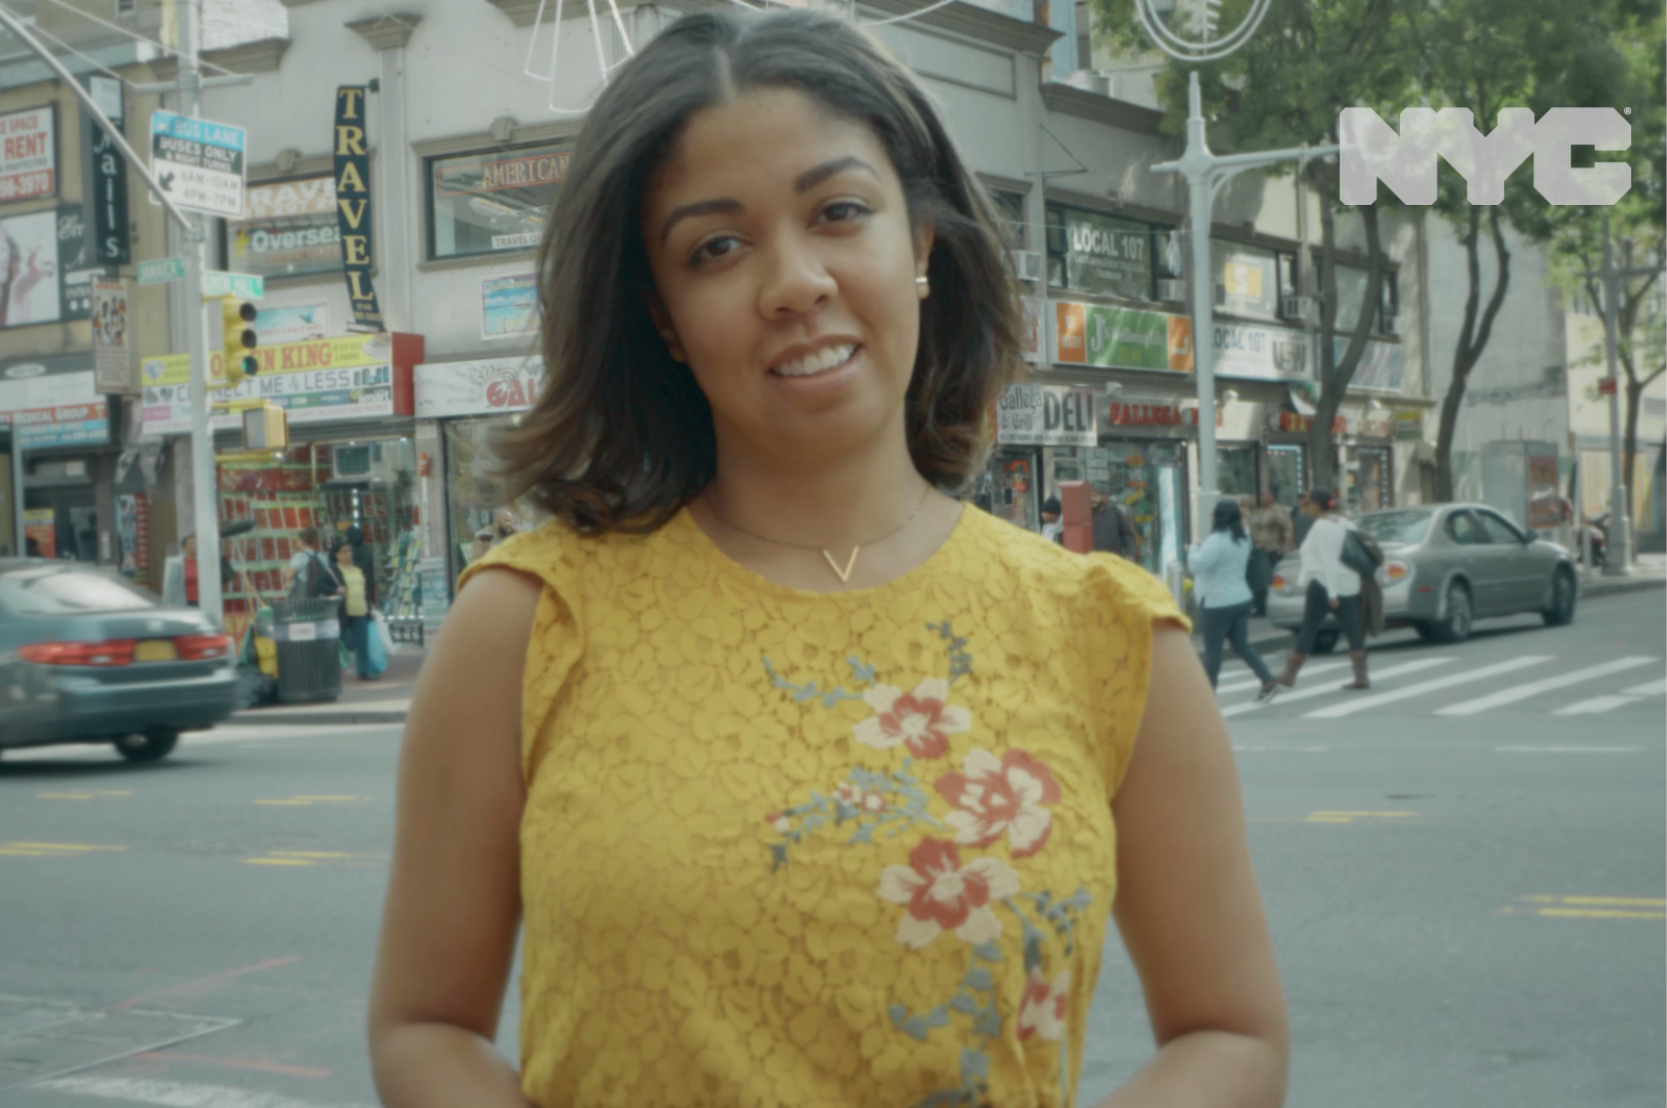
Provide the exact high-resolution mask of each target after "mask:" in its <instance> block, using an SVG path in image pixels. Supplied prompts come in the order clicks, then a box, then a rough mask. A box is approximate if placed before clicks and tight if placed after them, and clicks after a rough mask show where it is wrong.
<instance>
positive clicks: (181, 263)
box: [134, 258, 185, 285]
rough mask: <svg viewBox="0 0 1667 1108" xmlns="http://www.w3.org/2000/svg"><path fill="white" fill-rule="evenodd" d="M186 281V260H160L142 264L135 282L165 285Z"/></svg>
mask: <svg viewBox="0 0 1667 1108" xmlns="http://www.w3.org/2000/svg"><path fill="white" fill-rule="evenodd" d="M183 280H185V259H184V258H158V259H156V260H155V261H153V262H140V263H139V266H138V270H137V275H136V276H135V278H134V282H135V283H136V284H140V285H163V284H167V283H168V282H169V281H183Z"/></svg>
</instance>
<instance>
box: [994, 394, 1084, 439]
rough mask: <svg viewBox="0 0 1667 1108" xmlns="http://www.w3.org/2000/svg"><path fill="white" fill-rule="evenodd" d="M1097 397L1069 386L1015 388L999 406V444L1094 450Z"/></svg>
mask: <svg viewBox="0 0 1667 1108" xmlns="http://www.w3.org/2000/svg"><path fill="white" fill-rule="evenodd" d="M1094 395H1095V394H1094V393H1093V392H1092V391H1091V390H1089V389H1073V388H1069V387H1067V386H1065V385H1012V386H1009V387H1008V389H1007V393H1006V395H1004V396H1003V397H1002V398H1001V400H1000V402H999V403H998V404H997V405H996V441H997V442H998V443H1002V444H1010V445H1013V446H1094V445H1097V444H1098V442H1099V427H1098V423H1097V415H1096V411H1095V403H1094Z"/></svg>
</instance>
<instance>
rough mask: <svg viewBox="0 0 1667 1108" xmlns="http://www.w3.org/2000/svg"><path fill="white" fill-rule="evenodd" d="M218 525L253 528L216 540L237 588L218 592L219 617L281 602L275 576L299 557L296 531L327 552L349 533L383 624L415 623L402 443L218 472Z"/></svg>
mask: <svg viewBox="0 0 1667 1108" xmlns="http://www.w3.org/2000/svg"><path fill="white" fill-rule="evenodd" d="M218 468H219V484H220V519H221V521H222V522H227V523H229V522H234V521H237V520H252V521H253V522H254V529H253V530H251V531H249V532H247V533H246V534H243V535H239V536H237V537H236V538H232V539H228V540H226V547H227V549H226V550H225V554H226V556H227V557H229V558H230V559H231V560H232V563H233V565H234V566H235V567H236V568H237V569H240V570H242V571H244V572H243V576H244V577H245V578H246V579H247V581H248V583H249V586H250V587H251V588H252V589H253V591H254V592H255V593H256V594H258V595H257V597H254V598H251V597H248V596H246V595H245V594H244V592H243V587H242V582H241V581H240V582H239V584H238V585H237V586H236V587H235V588H234V589H233V590H231V591H229V592H228V593H227V603H226V611H227V615H228V617H230V616H233V615H238V614H247V613H249V612H252V611H253V610H254V608H255V607H258V604H255V603H251V602H252V601H255V600H258V601H264V602H268V603H270V602H271V601H273V600H278V599H281V598H282V597H283V596H284V586H283V570H284V567H285V566H287V565H288V564H289V560H290V558H291V556H293V555H294V554H296V553H298V552H299V551H300V550H301V539H300V532H301V529H302V528H304V527H314V528H317V530H318V532H319V546H320V548H321V549H322V550H328V549H329V548H330V546H331V544H332V543H334V542H335V540H336V539H337V538H339V537H344V536H345V535H346V534H347V531H348V529H349V528H350V527H358V528H359V530H360V533H361V534H362V536H363V537H364V542H365V545H366V547H368V548H369V551H370V555H371V563H372V574H371V577H372V581H373V582H374V587H375V595H376V599H375V603H376V607H377V608H379V609H380V610H381V611H382V612H384V613H385V614H386V615H387V616H388V618H389V620H390V621H397V620H411V619H416V618H418V616H419V606H420V604H421V601H422V596H421V590H420V588H419V587H418V577H417V561H418V554H419V540H418V534H417V513H416V504H417V497H416V492H415V489H416V450H415V446H414V444H413V443H412V441H411V440H410V439H408V438H385V439H359V440H354V441H349V442H325V443H304V444H301V445H298V446H292V447H291V448H290V449H289V450H287V451H285V452H284V453H283V454H281V455H279V456H277V457H275V458H272V459H260V460H249V461H243V460H223V461H221V462H220V464H219V467H218Z"/></svg>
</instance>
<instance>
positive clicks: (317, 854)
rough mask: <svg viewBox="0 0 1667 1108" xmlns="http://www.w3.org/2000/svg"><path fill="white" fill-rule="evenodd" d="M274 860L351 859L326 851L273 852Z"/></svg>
mask: <svg viewBox="0 0 1667 1108" xmlns="http://www.w3.org/2000/svg"><path fill="white" fill-rule="evenodd" d="M272 855H273V857H275V858H351V857H353V855H351V854H336V853H332V852H331V851H328V850H274V851H273V852H272Z"/></svg>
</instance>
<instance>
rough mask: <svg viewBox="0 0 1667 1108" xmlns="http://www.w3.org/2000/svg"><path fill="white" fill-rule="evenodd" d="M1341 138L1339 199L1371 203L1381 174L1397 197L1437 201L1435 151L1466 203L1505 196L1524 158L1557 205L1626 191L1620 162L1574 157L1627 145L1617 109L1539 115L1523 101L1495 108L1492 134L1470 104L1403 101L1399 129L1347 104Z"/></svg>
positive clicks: (1612, 198)
mask: <svg viewBox="0 0 1667 1108" xmlns="http://www.w3.org/2000/svg"><path fill="white" fill-rule="evenodd" d="M1337 135H1338V140H1339V143H1340V145H1341V148H1342V149H1341V153H1340V155H1339V177H1340V182H1339V184H1340V187H1339V199H1341V200H1342V202H1343V203H1345V204H1372V203H1375V202H1376V201H1377V198H1378V182H1379V181H1382V182H1383V183H1384V184H1386V185H1388V186H1389V190H1390V191H1391V192H1393V193H1394V194H1395V195H1396V196H1398V197H1400V199H1401V202H1402V203H1405V204H1433V203H1435V199H1436V158H1437V156H1438V155H1439V156H1440V157H1441V158H1443V159H1445V160H1446V161H1447V164H1449V165H1451V166H1452V167H1453V168H1454V169H1456V170H1458V171H1459V176H1461V177H1463V178H1464V179H1465V181H1466V182H1468V184H1469V188H1468V190H1467V196H1468V199H1469V200H1470V202H1471V203H1472V204H1499V203H1501V202H1503V201H1504V199H1505V179H1506V178H1507V177H1509V176H1510V175H1511V174H1512V173H1513V172H1515V171H1516V169H1517V167H1518V166H1520V165H1521V164H1522V163H1523V162H1525V161H1527V160H1528V159H1529V158H1530V157H1532V158H1533V159H1534V189H1535V191H1537V192H1538V193H1539V194H1540V195H1541V196H1543V197H1545V199H1546V200H1547V201H1548V202H1550V203H1551V204H1553V205H1556V206H1559V207H1564V206H1601V205H1609V204H1613V203H1615V202H1616V201H1618V200H1620V198H1621V197H1623V196H1625V195H1626V194H1627V192H1628V191H1629V190H1630V189H1631V188H1632V167H1631V166H1629V165H1627V164H1626V163H1625V162H1598V163H1597V164H1596V165H1593V166H1589V167H1586V168H1584V169H1577V168H1575V167H1574V164H1573V157H1572V152H1573V148H1574V147H1576V146H1590V147H1592V148H1593V149H1595V150H1626V149H1629V148H1630V147H1631V146H1632V126H1631V124H1629V123H1627V121H1626V120H1625V119H1624V118H1623V117H1622V116H1621V113H1619V112H1617V111H1616V110H1615V109H1614V108H1552V109H1551V110H1550V111H1548V112H1546V113H1545V115H1543V116H1541V117H1540V118H1539V120H1538V122H1536V121H1535V119H1534V113H1533V111H1532V110H1530V109H1528V108H1501V109H1500V111H1499V121H1498V125H1497V126H1496V127H1495V128H1494V129H1493V133H1492V134H1488V135H1483V134H1482V133H1481V132H1480V131H1478V130H1477V129H1476V125H1475V123H1474V121H1473V118H1472V116H1471V113H1470V109H1469V108H1442V109H1441V110H1440V111H1436V110H1434V109H1432V108H1408V109H1406V110H1405V111H1403V112H1402V113H1401V130H1400V133H1399V134H1397V133H1396V132H1395V130H1394V129H1393V128H1391V127H1390V126H1389V124H1387V123H1385V122H1384V121H1383V119H1382V118H1381V117H1379V115H1378V113H1377V112H1375V111H1373V110H1372V109H1371V108H1344V109H1343V110H1342V112H1341V113H1339V115H1338V119H1337Z"/></svg>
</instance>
